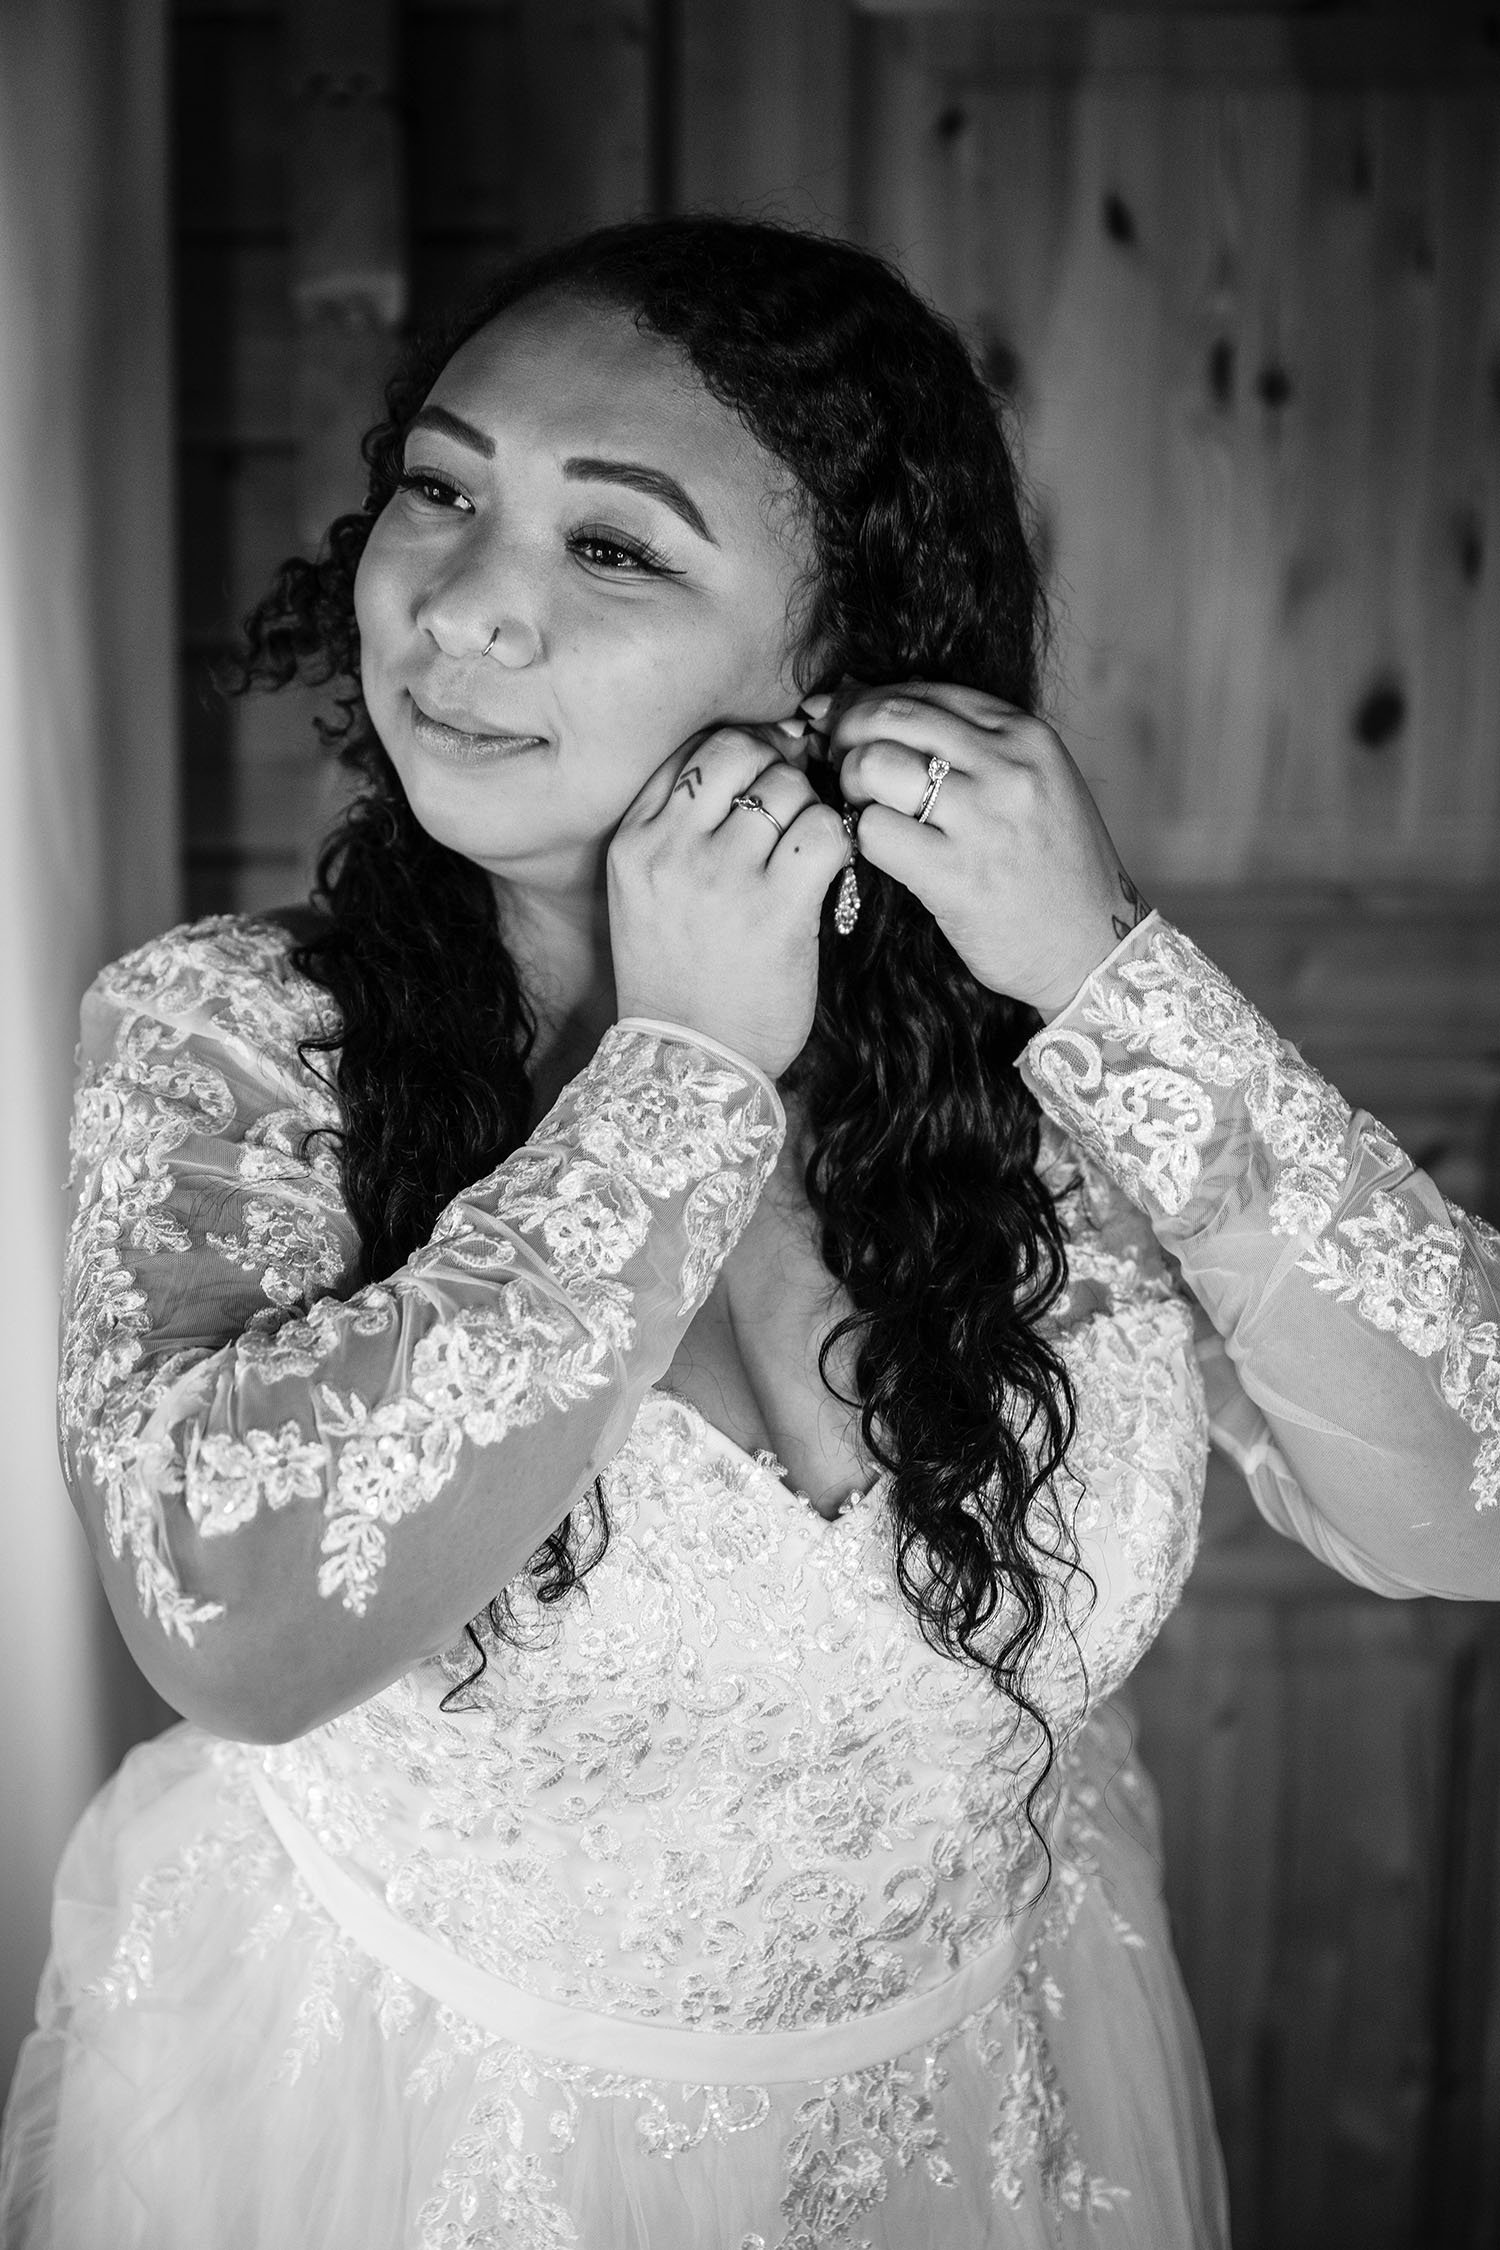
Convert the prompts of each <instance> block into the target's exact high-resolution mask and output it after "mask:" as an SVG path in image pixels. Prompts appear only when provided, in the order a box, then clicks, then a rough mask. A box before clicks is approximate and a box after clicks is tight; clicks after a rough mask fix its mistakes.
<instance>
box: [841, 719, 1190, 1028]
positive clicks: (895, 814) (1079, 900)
mask: <svg viewBox="0 0 1500 2250" xmlns="http://www.w3.org/2000/svg"><path fill="white" fill-rule="evenodd" d="M802 709H803V710H804V711H805V712H806V713H808V715H809V716H810V717H811V718H812V720H813V722H814V724H815V725H816V726H818V727H819V728H820V729H826V731H827V737H828V755H829V758H830V760H831V761H832V763H833V764H834V765H835V766H836V767H837V769H838V777H839V786H840V788H841V789H842V791H843V795H844V800H845V802H846V803H847V804H850V805H859V806H862V807H863V810H862V811H861V813H860V816H859V826H858V830H857V837H858V845H859V851H860V854H861V856H862V857H863V858H865V859H867V860H869V862H870V864H871V865H872V866H874V867H879V868H883V869H884V871H885V873H886V874H887V875H892V876H894V877H895V879H896V881H897V882H898V883H903V884H904V885H905V886H906V888H907V889H908V890H909V891H910V892H911V893H912V895H913V896H914V897H915V898H919V899H920V900H921V901H922V904H923V905H924V906H925V907H926V908H927V910H928V912H929V913H930V914H931V915H932V916H933V919H934V920H935V921H936V923H937V925H938V927H939V928H940V929H941V931H942V932H943V935H944V936H945V937H946V938H947V940H948V942H949V944H950V945H951V946H952V947H953V950H954V952H955V953H957V954H958V956H959V958H960V959H961V960H962V961H963V962H964V964H965V966H966V967H967V968H968V969H969V971H970V973H971V974H972V975H973V976H974V977H975V978H977V980H978V982H979V983H980V984H982V985H984V986H986V987H987V989H988V990H989V991H991V992H1003V993H1008V994H1010V996H1011V997H1012V998H1013V999H1016V1000H1023V1001H1025V1002H1026V1003H1027V1004H1028V1005H1029V1006H1031V1007H1033V1008H1036V1009H1038V1010H1039V1011H1040V1013H1041V1014H1042V1015H1043V1016H1044V1017H1046V1018H1047V1019H1048V1020H1050V1019H1051V1018H1052V1017H1053V1016H1055V1015H1057V1014H1059V1013H1060V1012H1061V1010H1062V1009H1064V1008H1065V1007H1066V1006H1067V1004H1068V1002H1069V1001H1070V1000H1071V999H1072V998H1073V996H1074V995H1075V993H1076V992H1077V991H1078V988H1079V986H1080V985H1081V984H1082V983H1083V982H1084V980H1085V978H1086V977H1087V976H1088V975H1089V974H1090V972H1091V971H1092V970H1094V969H1096V968H1097V967H1098V966H1099V963H1100V962H1101V961H1103V960H1105V959H1107V957H1108V956H1109V955H1110V954H1111V953H1112V952H1113V951H1114V949H1115V947H1116V946H1117V945H1118V944H1119V942H1120V940H1121V938H1122V937H1124V936H1126V935H1127V934H1128V932H1129V931H1131V930H1132V929H1134V928H1135V926H1136V924H1137V923H1138V922H1141V921H1144V920H1145V918H1146V916H1147V915H1148V914H1149V913H1150V911H1151V909H1150V906H1149V905H1148V904H1147V902H1146V900H1145V899H1144V898H1142V896H1141V894H1140V892H1139V891H1138V890H1137V889H1136V886H1135V884H1134V883H1133V882H1132V881H1131V879H1130V877H1129V876H1128V875H1127V874H1126V872H1125V870H1124V868H1123V867H1122V866H1121V864H1120V855H1119V853H1118V852H1117V851H1116V850H1115V847H1114V845H1113V843H1112V842H1111V840H1110V834H1109V830H1108V829H1107V828H1106V827H1105V825H1104V820H1103V817H1102V815H1101V813H1100V811H1099V808H1098V806H1097V805H1096V804H1095V802H1094V799H1093V796H1092V795H1091V793H1090V791H1089V786H1088V784H1087V782H1086V781H1085V780H1084V778H1083V776H1082V774H1081V773H1080V772H1079V771H1078V768H1077V766H1076V765H1074V763H1073V760H1072V759H1071V757H1070V756H1069V755H1068V752H1067V750H1066V749H1065V748H1064V746H1063V744H1062V743H1061V742H1060V741H1059V740H1058V738H1057V736H1056V735H1055V734H1054V733H1053V732H1052V730H1051V728H1050V727H1048V726H1044V725H1043V723H1042V722H1041V720H1040V719H1033V718H1029V717H1028V716H1027V714H1026V713H1025V712H1024V711H1018V710H1017V709H1016V708H1015V707H1014V705H1012V704H1009V703H1002V702H1001V700H1000V698H999V697H998V696H994V695H986V694H984V693H983V692H982V691H981V690H980V689H978V688H968V687H956V686H952V685H949V684H946V683H943V682H932V681H925V680H915V681H911V682H909V683H907V684H906V685H905V686H902V687H899V688H871V687H864V686H862V685H860V683H859V682H858V681H854V680H849V681H845V682H844V683H843V684H842V685H841V687H840V688H839V689H838V690H837V692H836V693H835V694H833V695H831V696H809V697H808V698H807V700H806V701H805V702H804V703H803V705H802ZM934 755H936V756H938V757H940V758H946V759H947V760H948V762H949V764H950V766H951V768H952V771H951V772H950V773H949V774H948V775H947V776H946V777H945V779H944V781H943V784H942V787H941V789H940V790H939V792H938V796H937V799H936V802H935V803H934V805H933V808H932V811H931V812H930V814H929V815H928V817H927V819H926V821H925V822H923V823H922V824H920V825H918V823H917V821H916V820H915V819H914V818H913V817H912V816H913V815H914V814H915V812H916V810H917V808H918V806H919V805H920V804H921V802H922V797H923V794H924V792H925V790H926V787H927V761H928V759H929V757H932V756H934Z"/></svg>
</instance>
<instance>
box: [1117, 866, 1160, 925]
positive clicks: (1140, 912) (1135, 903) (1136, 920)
mask: <svg viewBox="0 0 1500 2250" xmlns="http://www.w3.org/2000/svg"><path fill="white" fill-rule="evenodd" d="M1120 890H1121V893H1122V895H1123V897H1124V900H1125V903H1126V905H1127V906H1128V907H1129V908H1130V910H1131V918H1130V920H1129V921H1128V922H1125V921H1122V920H1121V919H1120V916H1119V915H1118V914H1113V915H1111V916H1110V920H1111V921H1112V922H1113V924H1114V929H1115V936H1116V938H1127V937H1129V935H1130V933H1131V931H1132V930H1135V929H1139V927H1140V925H1141V923H1142V922H1144V921H1145V919H1146V916H1147V915H1148V914H1149V913H1150V912H1151V901H1150V899H1148V898H1143V897H1142V896H1141V893H1140V892H1139V891H1138V890H1137V889H1136V887H1135V885H1134V883H1132V881H1131V880H1130V877H1129V876H1128V875H1127V874H1126V872H1125V870H1124V868H1123V867H1122V868H1121V869H1120Z"/></svg>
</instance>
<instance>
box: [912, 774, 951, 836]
mask: <svg viewBox="0 0 1500 2250" xmlns="http://www.w3.org/2000/svg"><path fill="white" fill-rule="evenodd" d="M952 771H953V767H952V765H951V764H950V763H949V761H948V760H947V759H946V758H929V759H928V761H927V787H926V788H925V789H924V790H923V792H922V802H921V803H920V805H918V807H917V818H918V820H919V821H921V820H925V819H926V818H927V815H928V814H929V813H930V812H931V810H932V808H933V806H934V805H935V804H936V803H937V793H938V791H939V790H940V789H941V788H942V786H943V783H944V782H945V781H946V780H947V778H948V776H949V774H950V773H952Z"/></svg>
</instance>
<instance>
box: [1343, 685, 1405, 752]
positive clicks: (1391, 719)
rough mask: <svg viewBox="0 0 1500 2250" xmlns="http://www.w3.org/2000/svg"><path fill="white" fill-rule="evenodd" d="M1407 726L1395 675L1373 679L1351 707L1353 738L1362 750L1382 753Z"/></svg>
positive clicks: (1403, 696) (1402, 694)
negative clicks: (1352, 713)
mask: <svg viewBox="0 0 1500 2250" xmlns="http://www.w3.org/2000/svg"><path fill="white" fill-rule="evenodd" d="M1405 724H1406V691H1405V689H1404V688H1403V687H1402V685H1401V682H1400V681H1399V680H1398V679H1397V678H1396V676H1395V674H1394V673H1386V674H1384V675H1383V676H1382V677H1381V678H1380V679H1377V680H1372V681H1371V682H1370V685H1369V686H1368V687H1367V688H1366V689H1365V692H1364V694H1363V695H1362V696H1361V697H1360V699H1359V701H1358V703H1357V704H1356V705H1355V706H1354V739H1355V741H1356V742H1357V743H1359V745H1360V747H1361V748H1362V749H1365V750H1383V749H1384V748H1385V747H1386V745H1387V743H1389V742H1394V741H1395V739H1396V736H1397V735H1398V734H1399V733H1400V732H1401V729H1402V728H1403V727H1404V726H1405Z"/></svg>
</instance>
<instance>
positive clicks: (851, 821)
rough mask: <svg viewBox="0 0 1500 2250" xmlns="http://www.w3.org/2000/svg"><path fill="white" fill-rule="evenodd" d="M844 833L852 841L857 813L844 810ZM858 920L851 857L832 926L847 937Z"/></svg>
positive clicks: (840, 934)
mask: <svg viewBox="0 0 1500 2250" xmlns="http://www.w3.org/2000/svg"><path fill="white" fill-rule="evenodd" d="M843 818H844V834H845V835H846V836H847V837H848V839H849V841H850V843H851V844H852V843H854V831H855V829H856V828H857V827H858V825H859V815H858V813H855V812H846V813H845V814H844V816H843ZM858 920H859V885H858V883H856V882H855V880H854V861H853V858H852V857H851V858H850V860H849V862H848V864H847V866H846V867H845V869H844V879H843V881H842V882H841V883H840V885H839V895H838V900H837V902H836V904H835V906H834V909H833V926H834V928H835V929H836V930H837V931H838V933H839V936H840V937H847V936H848V935H849V932H850V931H851V930H852V929H853V927H854V925H855V923H856V922H857V921H858Z"/></svg>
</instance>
